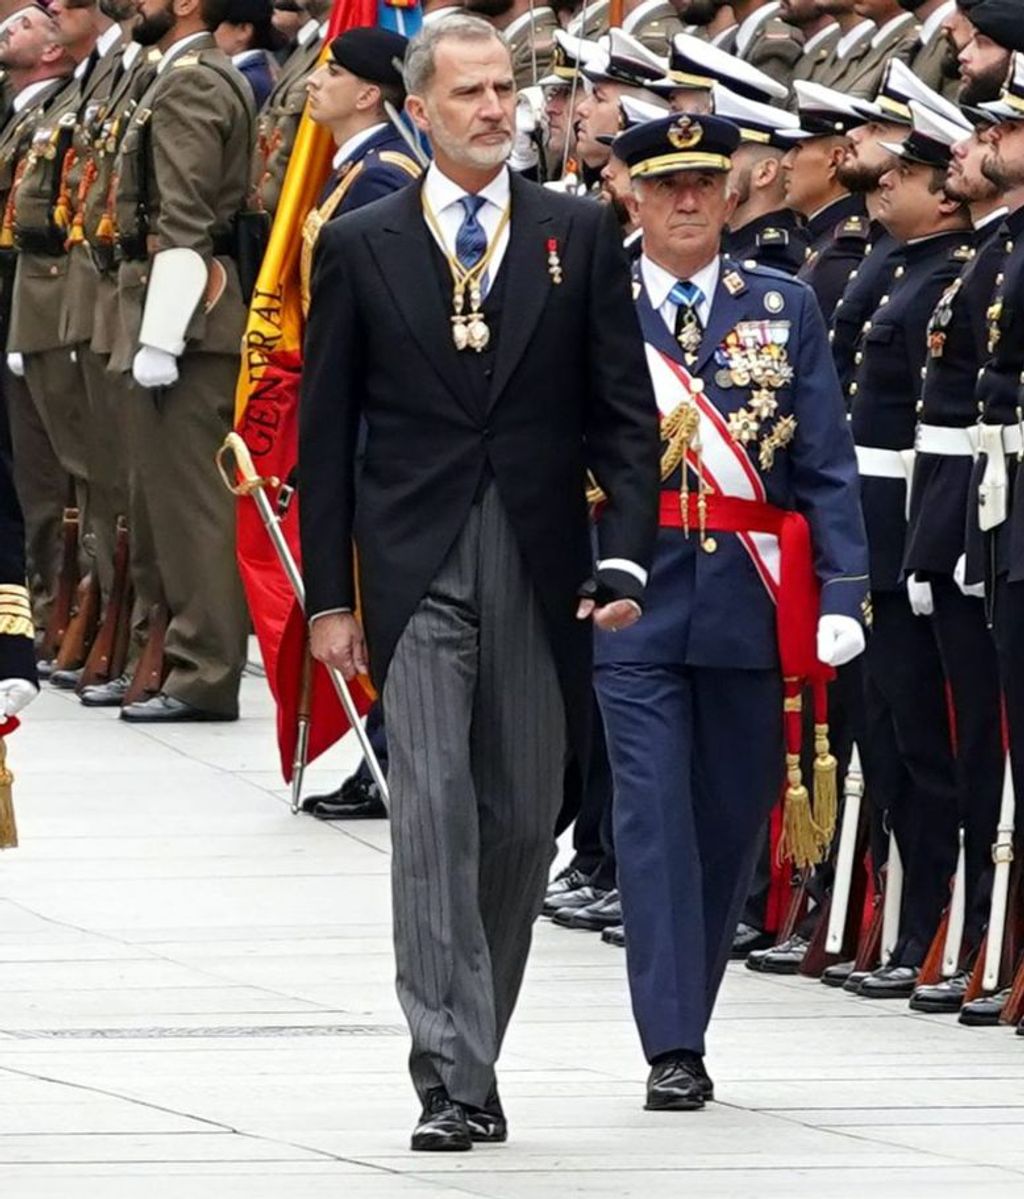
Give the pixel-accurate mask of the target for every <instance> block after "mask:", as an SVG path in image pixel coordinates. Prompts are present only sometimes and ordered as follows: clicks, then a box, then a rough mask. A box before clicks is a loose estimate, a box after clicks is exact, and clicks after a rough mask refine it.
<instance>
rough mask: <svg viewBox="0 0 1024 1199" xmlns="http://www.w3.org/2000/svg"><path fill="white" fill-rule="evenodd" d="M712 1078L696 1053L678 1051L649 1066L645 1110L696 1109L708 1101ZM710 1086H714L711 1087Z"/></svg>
mask: <svg viewBox="0 0 1024 1199" xmlns="http://www.w3.org/2000/svg"><path fill="white" fill-rule="evenodd" d="M710 1082H711V1079H710V1078H708V1076H707V1071H706V1070H705V1069H704V1062H703V1061H702V1059H701V1057H700V1055H699V1054H697V1053H690V1052H688V1051H683V1052H680V1053H679V1054H676V1055H673V1056H672V1057H670V1058H668V1059H666V1060H665V1061H662V1062H657V1063H656V1064H655V1065H653V1066H652V1067H651V1072H650V1074H649V1075H648V1078H647V1102H646V1103H645V1104H644V1110H645V1111H648V1112H696V1111H700V1109H701V1108H702V1107H703V1106H704V1104H705V1102H706V1101H707V1095H708V1084H709V1083H710ZM712 1090H713V1087H712Z"/></svg>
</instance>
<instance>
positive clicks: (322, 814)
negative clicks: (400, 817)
mask: <svg viewBox="0 0 1024 1199" xmlns="http://www.w3.org/2000/svg"><path fill="white" fill-rule="evenodd" d="M334 794H335V795H337V797H338V798H337V799H336V800H335V799H332V798H331V797H330V796H326V795H325V796H323V797H322V798H321V799H320V801H319V803H316V804H314V805H313V815H314V816H315V817H316V818H317V820H381V819H385V818H386V817H387V814H388V810H387V808H386V807H385V806H384V801H383V800H382V799H381V797H380V791H379V789H378V787H377V784H376V783H375V782H374V781H373V779H364V778H359V777H354V778H350V779H346V780H345V782H344V783H343V784H342V786H341V788H340V789H339V790H338V791H336V792H334Z"/></svg>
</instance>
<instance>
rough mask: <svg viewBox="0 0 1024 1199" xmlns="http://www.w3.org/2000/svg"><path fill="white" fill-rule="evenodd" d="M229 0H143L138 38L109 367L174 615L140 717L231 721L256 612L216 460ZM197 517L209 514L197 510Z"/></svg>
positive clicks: (238, 169)
mask: <svg viewBox="0 0 1024 1199" xmlns="http://www.w3.org/2000/svg"><path fill="white" fill-rule="evenodd" d="M221 11H222V7H221V3H220V0H178V3H177V4H176V5H175V7H174V11H173V12H171V11H170V10H169V9H166V8H164V7H161V6H160V5H159V0H144V3H143V6H142V9H141V11H140V14H139V17H138V19H137V21H136V24H135V27H134V29H133V36H134V37H135V39H136V41H139V42H141V43H142V44H143V45H156V46H157V47H158V48H159V49H160V50H161V51H162V54H163V57H162V58H161V60H160V63H159V65H158V66H157V70H156V74H155V76H154V79H153V82H152V84H151V85H150V87H149V88H148V89H147V91H146V92H145V93H144V94H143V95H142V97H141V98H140V100H139V104H138V107H137V108H136V109H135V110H134V112H133V114H132V117H131V120H130V122H129V123H128V127H127V129H126V130H125V133H124V137H123V138H122V140H121V145H120V149H119V151H118V156H117V162H116V165H115V168H114V169H115V174H116V176H117V180H118V183H117V191H116V201H115V216H116V226H117V247H118V253H119V257H120V259H121V264H120V268H119V273H118V298H119V318H120V320H119V324H120V328H119V335H118V337H117V338H116V340H115V344H114V347H113V351H112V354H111V361H110V368H111V369H112V370H120V371H129V372H130V373H131V375H132V377H133V379H134V380H135V383H136V384H137V385H138V389H139V390H138V391H137V393H136V395H135V397H134V400H133V402H132V405H131V407H132V420H133V422H135V423H134V425H133V437H132V444H133V449H134V450H135V451H136V452H137V454H138V459H137V462H136V463H135V465H136V467H137V469H138V470H139V475H140V478H141V481H142V485H143V489H144V499H145V502H146V506H147V509H148V511H149V515H150V519H151V522H152V529H153V538H154V542H155V549H156V559H157V562H158V564H159V569H160V581H161V584H162V587H163V593H164V596H165V597H166V600H167V605H168V609H169V613H170V618H169V623H168V627H167V633H166V638H165V660H166V663H167V666H168V670H169V672H168V675H167V678H166V681H165V683H164V689H163V691H161V692H160V693H159V694H157V695H155V696H153V697H152V698H150V699H147V700H142V701H139V702H137V703H133V704H129V705H127V706H126V707H124V708H122V710H121V718H122V719H125V720H131V721H162V722H167V721H181V720H234V719H236V718H237V716H238V686H239V682H240V679H241V673H242V668H243V667H244V665H245V650H246V632H247V621H246V612H245V604H244V600H243V597H242V589H241V582H240V580H239V577H238V571H237V568H236V565H235V555H234V544H235V536H234V532H235V521H234V508H233V504H232V500H231V495H230V493H228V492H226V491H225V489H224V487H223V485H222V484H221V482H220V480H219V479H218V477H217V473H216V471H214V470H211V469H210V463H211V461H212V460H213V456H214V454H215V453H216V451H217V449H218V448H219V446H220V444H221V442H222V441H223V439H224V435H225V433H226V432H227V431H228V429H230V428H231V425H232V423H233V416H234V392H235V383H236V381H237V377H238V369H239V346H240V344H241V337H242V331H243V329H244V325H245V313H246V309H245V304H244V302H243V299H242V293H241V284H240V282H239V276H238V268H237V264H236V262H235V260H234V253H235V240H234V236H233V233H232V230H233V227H234V224H235V218H236V216H237V214H238V212H239V211H240V210H241V207H242V204H243V202H244V199H245V192H246V187H247V182H248V178H249V170H250V166H251V162H250V159H251V152H252V144H253V134H254V125H255V113H254V110H253V106H252V97H251V94H250V93H249V91H248V87H247V85H246V84H245V81H244V80H243V79H241V78H240V77H239V75H238V72H237V71H236V70H235V69H234V68H233V67H232V66H231V63H230V62H229V61H228V59H227V58H226V57H225V55H224V54H223V53H222V52H221V51H220V50H218V49H217V47H216V44H215V42H214V40H213V36H212V30H213V29H215V28H216V26H217V23H218V21H219V20H220V13H221ZM200 514H201V515H200Z"/></svg>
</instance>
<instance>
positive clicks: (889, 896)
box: [882, 833, 903, 965]
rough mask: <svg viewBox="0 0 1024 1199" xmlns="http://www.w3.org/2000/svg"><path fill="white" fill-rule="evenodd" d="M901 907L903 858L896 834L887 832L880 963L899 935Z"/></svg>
mask: <svg viewBox="0 0 1024 1199" xmlns="http://www.w3.org/2000/svg"><path fill="white" fill-rule="evenodd" d="M902 909H903V860H902V858H901V857H900V848H899V846H898V845H897V844H896V834H895V833H890V834H889V860H888V861H887V862H886V866H885V894H884V897H883V900H882V964H883V965H884V964H885V963H886V962H888V961H889V959H890V958H891V957H892V951H893V950H894V949H895V948H896V941H897V938H898V937H899V935H900V912H901V911H902Z"/></svg>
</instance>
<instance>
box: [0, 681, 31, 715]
mask: <svg viewBox="0 0 1024 1199" xmlns="http://www.w3.org/2000/svg"><path fill="white" fill-rule="evenodd" d="M38 694H39V688H38V687H37V686H36V685H35V683H30V682H29V681H28V679H0V714H2V715H3V716H5V717H6V716H16V715H17V714H18V713H19V712H20V711H21V709H22V708H27V707H28V705H29V704H30V703H31V702H32V701H33V700H34V699H35V697H36V696H37V695H38Z"/></svg>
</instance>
